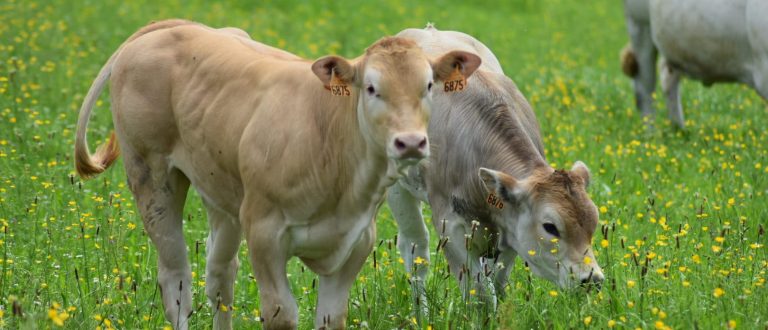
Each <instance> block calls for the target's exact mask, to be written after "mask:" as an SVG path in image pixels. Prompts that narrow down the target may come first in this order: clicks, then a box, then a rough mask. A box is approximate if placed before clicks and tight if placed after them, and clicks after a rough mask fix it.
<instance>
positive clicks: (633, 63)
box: [620, 44, 640, 78]
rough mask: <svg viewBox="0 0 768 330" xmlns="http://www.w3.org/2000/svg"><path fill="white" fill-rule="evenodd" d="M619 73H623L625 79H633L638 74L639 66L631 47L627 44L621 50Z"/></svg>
mask: <svg viewBox="0 0 768 330" xmlns="http://www.w3.org/2000/svg"><path fill="white" fill-rule="evenodd" d="M620 57H621V71H622V72H624V74H625V75H627V77H630V78H634V77H637V74H638V73H639V72H640V66H639V65H638V63H637V58H636V57H635V52H634V50H632V45H630V44H627V45H626V46H624V48H622V49H621V54H620Z"/></svg>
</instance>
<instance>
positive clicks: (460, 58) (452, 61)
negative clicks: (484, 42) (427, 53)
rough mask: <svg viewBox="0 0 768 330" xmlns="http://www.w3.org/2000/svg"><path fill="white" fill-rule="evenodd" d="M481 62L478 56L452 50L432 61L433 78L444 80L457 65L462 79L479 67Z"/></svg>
mask: <svg viewBox="0 0 768 330" xmlns="http://www.w3.org/2000/svg"><path fill="white" fill-rule="evenodd" d="M481 62H482V61H481V60H480V56H477V55H475V54H472V53H470V52H465V51H462V50H454V51H451V52H448V53H446V54H444V55H443V56H440V58H438V59H437V60H436V61H435V62H434V63H432V71H433V72H434V73H435V80H440V81H445V80H446V79H448V77H450V76H451V73H452V72H453V70H455V69H456V67H458V68H459V70H460V71H461V74H462V75H463V76H464V79H467V78H469V76H471V75H472V74H473V73H474V72H475V70H477V68H479V67H480V63H481Z"/></svg>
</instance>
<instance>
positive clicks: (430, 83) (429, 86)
mask: <svg viewBox="0 0 768 330" xmlns="http://www.w3.org/2000/svg"><path fill="white" fill-rule="evenodd" d="M427 91H428V92H431V91H432V82H431V81H430V82H429V84H427Z"/></svg>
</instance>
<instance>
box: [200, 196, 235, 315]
mask: <svg viewBox="0 0 768 330" xmlns="http://www.w3.org/2000/svg"><path fill="white" fill-rule="evenodd" d="M205 206H206V209H207V211H208V223H209V226H210V230H211V231H210V233H209V234H208V242H207V244H206V254H207V262H206V266H205V281H206V283H205V294H206V295H207V296H208V300H209V302H210V303H211V307H212V308H213V314H214V318H213V324H214V328H215V329H232V303H233V302H234V292H235V291H234V290H235V286H234V285H235V277H236V276H237V269H238V268H239V267H240V262H239V260H238V259H237V251H238V249H239V248H240V241H241V240H242V238H241V237H242V236H241V234H240V222H239V220H238V219H237V218H236V217H232V216H230V215H228V214H226V213H224V212H222V211H221V210H219V209H217V208H216V207H215V206H213V205H211V203H207V202H206V203H205Z"/></svg>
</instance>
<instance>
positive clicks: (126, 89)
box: [75, 20, 480, 329]
mask: <svg viewBox="0 0 768 330" xmlns="http://www.w3.org/2000/svg"><path fill="white" fill-rule="evenodd" d="M440 55H441V56H438V57H435V58H431V57H428V55H426V54H425V53H423V52H422V50H421V49H420V48H419V47H418V46H417V45H416V44H415V43H414V42H413V41H410V40H408V39H404V38H394V37H388V38H383V39H381V40H379V41H377V42H376V43H374V44H373V45H372V46H370V47H369V48H368V49H367V50H366V52H365V54H364V55H363V56H361V57H359V58H356V59H353V60H346V59H344V58H342V57H338V56H326V57H323V58H321V59H319V60H317V61H314V63H313V62H311V61H306V60H303V59H300V58H298V57H297V56H295V55H292V54H290V53H287V52H285V51H282V50H279V49H275V48H272V47H269V46H266V45H263V44H260V43H257V42H255V41H253V40H251V39H249V38H248V35H247V34H246V33H244V32H243V31H241V30H238V29H231V28H227V29H221V30H216V29H212V28H209V27H206V26H204V25H201V24H198V23H193V22H187V21H182V20H169V21H162V22H158V23H154V24H151V25H148V26H146V27H144V28H142V29H140V30H139V31H138V32H136V33H135V34H134V35H133V36H131V37H130V38H129V39H128V41H126V42H125V43H124V44H123V45H122V46H121V47H120V48H119V49H118V50H117V51H116V52H115V53H114V54H113V55H112V57H110V59H109V61H108V62H107V63H106V65H104V67H103V68H102V69H101V72H100V73H99V75H98V76H97V77H96V80H95V81H94V83H93V85H92V86H91V89H90V90H89V91H88V95H87V96H86V98H85V100H84V103H83V106H82V108H81V110H80V117H79V120H78V127H77V140H76V145H75V157H76V168H77V171H78V173H80V175H81V176H83V177H89V176H93V175H95V174H98V173H100V172H102V171H104V170H105V169H106V168H107V167H108V166H109V165H110V164H111V163H112V161H114V160H115V159H116V158H117V156H118V148H117V145H118V144H119V149H120V150H122V152H123V154H124V156H125V157H124V162H125V170H126V173H127V176H128V184H129V187H130V189H131V191H132V192H133V195H134V197H135V199H136V202H137V205H138V209H139V212H140V213H141V216H142V219H143V221H144V228H145V230H146V231H147V233H148V234H149V236H150V238H151V239H152V242H153V243H154V244H155V246H156V248H157V253H158V268H159V269H158V282H159V285H160V288H161V289H162V299H163V304H164V306H165V315H166V317H167V319H168V320H169V321H170V322H171V323H172V324H173V325H174V327H176V328H179V329H186V328H188V323H189V318H190V316H191V314H192V297H191V291H190V287H191V273H190V266H189V261H188V258H187V252H186V251H187V246H186V245H185V243H184V235H183V231H182V209H183V206H184V201H185V198H186V196H187V189H188V187H189V186H190V184H191V185H192V186H193V187H194V188H195V189H196V190H197V192H198V193H199V194H200V196H201V197H202V200H203V203H204V204H205V207H206V210H207V212H208V221H209V223H210V230H211V231H210V235H209V237H208V243H207V264H206V294H207V296H208V298H209V299H210V302H211V305H212V307H213V308H214V314H215V319H214V326H215V327H216V328H226V329H228V328H231V317H232V315H231V310H232V309H231V305H232V303H233V295H234V292H233V290H234V287H233V285H234V280H235V275H236V272H237V268H238V259H237V251H238V248H239V246H240V242H241V240H242V236H243V235H244V236H245V240H246V242H247V244H248V249H249V255H250V260H251V263H252V265H253V270H254V275H255V277H256V281H257V282H258V284H259V296H260V301H261V306H260V309H261V315H262V316H263V320H264V325H265V327H266V328H269V329H275V328H280V329H284V328H296V327H297V319H298V310H297V306H296V302H295V300H294V298H293V296H292V295H291V290H290V285H289V283H288V278H287V276H286V262H287V261H288V260H289V259H290V258H292V257H294V256H296V257H299V258H300V259H301V260H302V261H303V262H304V263H305V264H306V265H307V266H308V267H309V268H310V269H311V270H312V271H314V272H316V273H318V274H319V276H320V285H319V293H318V302H317V314H316V318H315V326H316V327H317V328H326V327H328V328H334V329H343V328H344V326H345V318H346V315H347V300H348V296H349V288H350V286H351V285H352V283H353V282H354V281H355V278H356V276H357V273H358V272H359V270H360V268H361V267H362V265H363V263H364V261H365V259H366V257H367V256H368V254H369V253H370V251H371V250H372V244H373V241H374V240H375V234H376V233H375V228H376V227H375V224H374V221H373V220H374V217H375V214H376V210H377V208H378V205H379V204H380V202H381V200H382V198H383V195H384V192H385V188H386V187H387V186H388V185H390V184H392V183H394V182H395V180H396V178H397V177H398V173H399V171H400V169H401V168H403V167H404V166H408V165H411V164H414V163H416V162H417V161H419V160H420V159H422V158H424V157H426V156H428V155H429V145H428V142H427V135H426V127H427V121H428V119H429V115H430V108H431V103H432V101H431V99H432V85H433V81H434V80H436V81H443V80H445V79H447V78H448V77H449V76H450V77H451V79H457V75H458V77H459V78H463V77H469V76H470V75H471V74H472V73H473V71H474V70H475V69H476V68H477V67H478V66H479V65H480V59H479V57H478V56H476V55H474V54H471V53H468V52H463V51H453V52H447V53H446V54H440ZM433 59H434V60H433ZM455 68H458V69H455ZM110 77H111V96H112V113H113V118H114V125H115V129H116V137H115V135H113V136H112V138H111V139H110V140H109V142H108V143H107V144H106V145H105V146H102V148H101V149H100V150H99V151H97V152H96V154H95V155H90V153H89V151H88V146H87V143H86V139H85V137H86V126H87V124H88V120H89V117H90V115H91V111H92V109H93V105H94V103H95V101H96V99H97V98H98V95H99V93H100V92H101V91H102V90H103V89H104V87H105V85H106V84H107V80H108V79H109V78H110ZM222 306H223V307H222ZM224 307H228V308H224Z"/></svg>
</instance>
